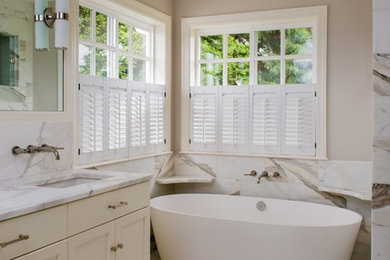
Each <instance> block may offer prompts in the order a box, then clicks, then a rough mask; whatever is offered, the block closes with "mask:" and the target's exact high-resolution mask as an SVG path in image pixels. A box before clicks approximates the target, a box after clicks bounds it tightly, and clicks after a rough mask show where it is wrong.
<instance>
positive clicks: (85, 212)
mask: <svg viewBox="0 0 390 260" xmlns="http://www.w3.org/2000/svg"><path fill="white" fill-rule="evenodd" d="M149 194H150V193H149V182H143V183H139V184H135V185H132V186H129V187H126V188H121V189H117V190H113V191H109V192H106V193H102V194H99V195H96V196H91V197H88V198H85V199H81V200H78V201H74V202H69V203H67V204H64V205H61V206H57V207H54V208H49V209H46V210H42V211H39V212H35V213H31V214H28V215H24V216H21V217H17V218H13V219H10V220H5V221H2V222H0V259H1V260H7V259H14V260H149V259H150V251H149V250H150V208H149V198H150V195H149ZM22 234H25V235H29V237H28V238H27V239H18V236H19V235H22ZM15 240H18V241H15ZM2 243H6V246H5V247H2V245H4V244H2ZM34 250H36V251H34Z"/></svg>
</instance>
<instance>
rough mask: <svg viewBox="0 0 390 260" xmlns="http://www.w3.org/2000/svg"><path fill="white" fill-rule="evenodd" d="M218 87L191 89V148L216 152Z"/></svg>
mask: <svg viewBox="0 0 390 260" xmlns="http://www.w3.org/2000/svg"><path fill="white" fill-rule="evenodd" d="M217 91H218V89H217V87H192V88H191V93H192V94H191V96H192V98H191V111H192V113H191V114H192V124H191V148H192V149H193V150H200V151H202V150H211V151H212V150H215V149H216V148H217V120H218V118H217V113H218V110H217V104H218V100H217V99H218V96H217Z"/></svg>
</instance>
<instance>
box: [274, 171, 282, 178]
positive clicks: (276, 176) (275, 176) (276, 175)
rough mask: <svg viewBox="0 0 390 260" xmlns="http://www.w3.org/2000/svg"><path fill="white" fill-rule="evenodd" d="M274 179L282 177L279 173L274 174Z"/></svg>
mask: <svg viewBox="0 0 390 260" xmlns="http://www.w3.org/2000/svg"><path fill="white" fill-rule="evenodd" d="M272 177H274V178H279V177H281V175H280V173H279V172H274V173H273V174H272Z"/></svg>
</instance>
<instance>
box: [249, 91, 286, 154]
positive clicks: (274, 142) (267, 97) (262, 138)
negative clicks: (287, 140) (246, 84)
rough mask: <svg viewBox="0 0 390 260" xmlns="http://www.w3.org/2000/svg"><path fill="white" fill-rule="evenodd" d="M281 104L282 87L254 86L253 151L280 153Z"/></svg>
mask: <svg viewBox="0 0 390 260" xmlns="http://www.w3.org/2000/svg"><path fill="white" fill-rule="evenodd" d="M280 105H281V103H280V87H278V86H272V87H267V86H261V87H260V86H254V87H253V93H252V145H253V147H252V152H254V153H262V154H279V153H280V151H281V149H280V148H281V142H280V118H281V109H280Z"/></svg>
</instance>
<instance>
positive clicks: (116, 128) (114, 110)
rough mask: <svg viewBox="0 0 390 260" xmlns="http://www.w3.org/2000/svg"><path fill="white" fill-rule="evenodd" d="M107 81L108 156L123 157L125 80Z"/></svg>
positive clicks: (125, 148) (125, 149) (125, 143)
mask: <svg viewBox="0 0 390 260" xmlns="http://www.w3.org/2000/svg"><path fill="white" fill-rule="evenodd" d="M107 81H108V86H109V87H108V149H109V153H110V155H109V157H110V158H118V157H125V156H127V155H128V150H127V124H128V122H127V82H126V81H124V80H120V79H107Z"/></svg>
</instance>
